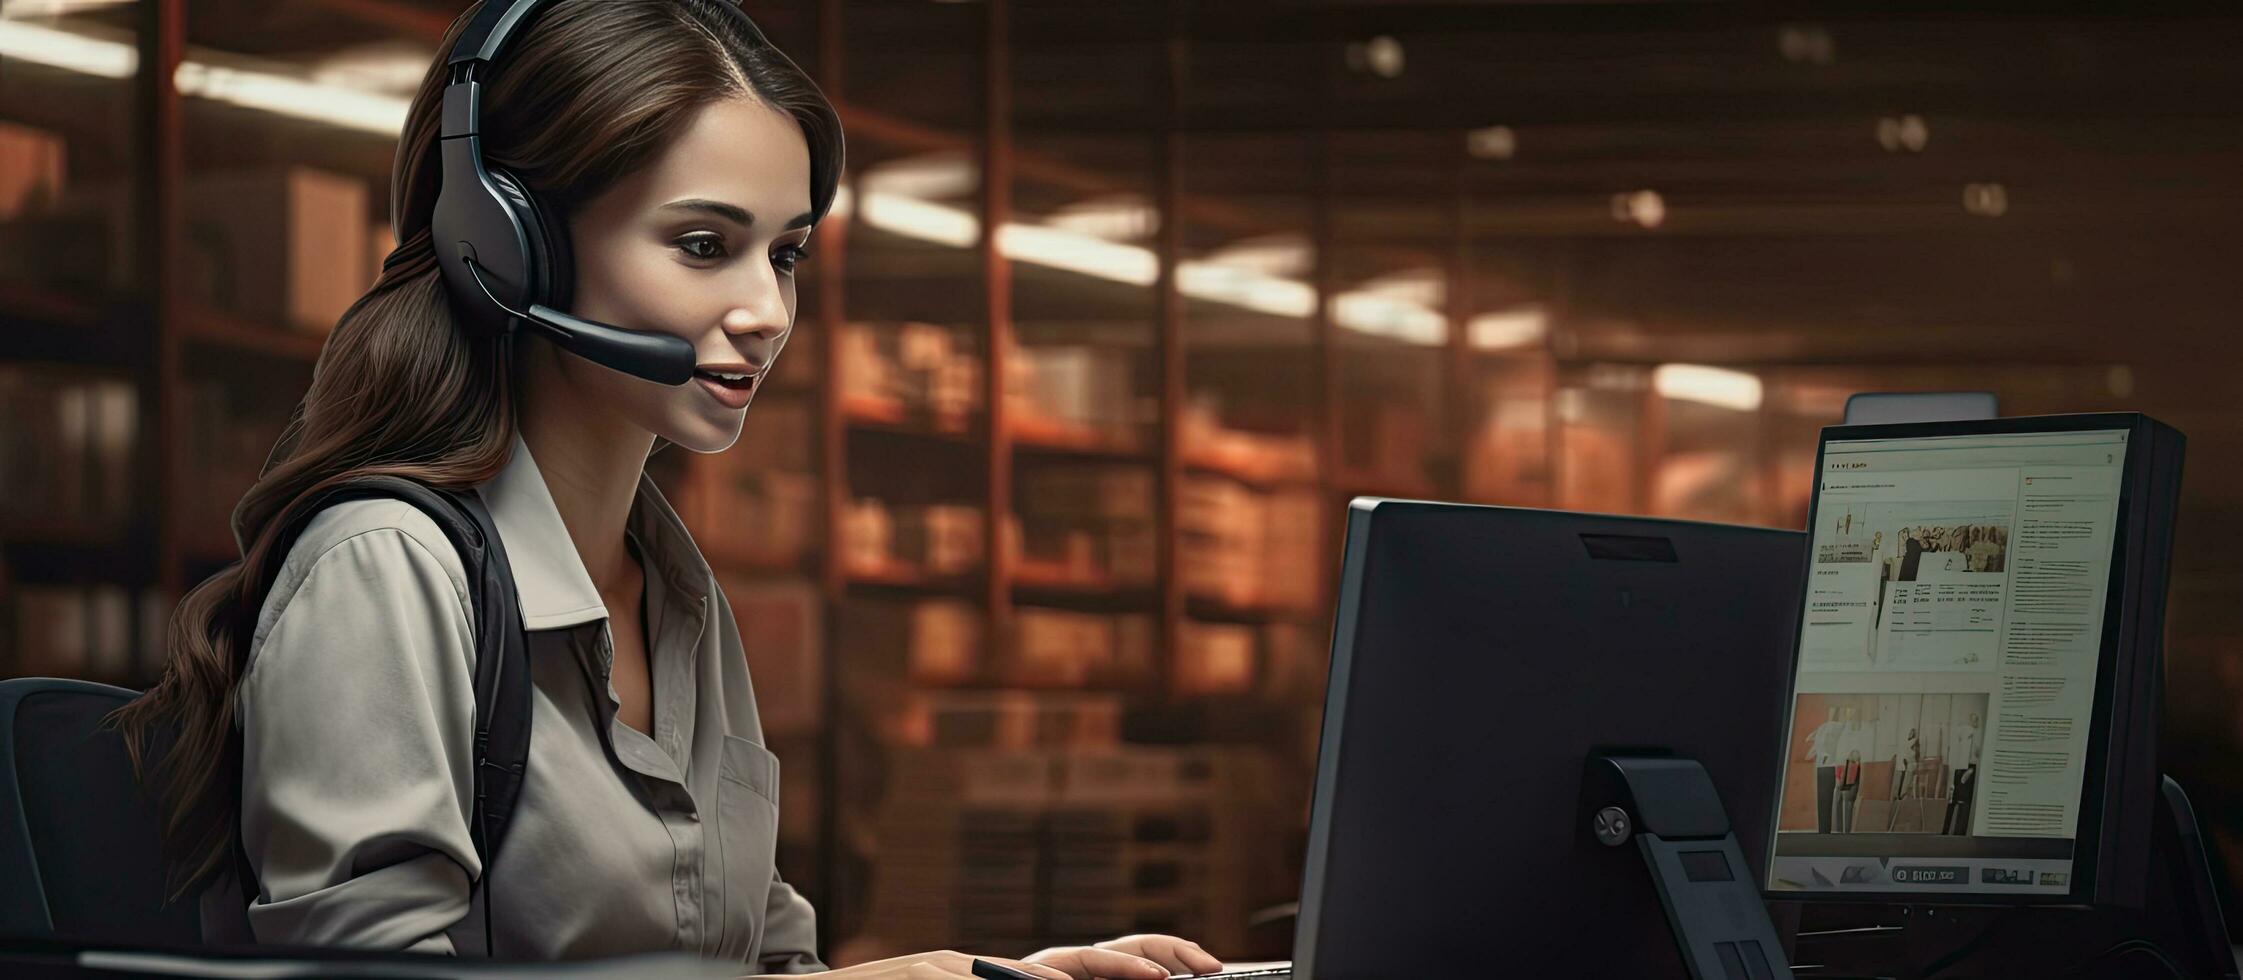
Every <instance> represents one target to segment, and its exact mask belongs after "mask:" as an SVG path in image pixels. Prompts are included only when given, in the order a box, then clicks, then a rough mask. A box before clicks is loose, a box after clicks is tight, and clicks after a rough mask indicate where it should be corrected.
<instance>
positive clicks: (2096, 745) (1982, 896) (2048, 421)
mask: <svg viewBox="0 0 2243 980" xmlns="http://www.w3.org/2000/svg"><path fill="white" fill-rule="evenodd" d="M2143 423H2144V416H2142V415H2141V414H2140V413H2136V412H2099V413H2089V414H2078V415H2034V416H2020V417H2015V418H1996V419H1978V420H1967V421H1948V422H1894V423H1884V424H1875V425H1833V426H1827V427H1825V428H1824V429H1823V430H1822V434H1821V436H1820V438H1819V439H1818V440H1817V441H1816V444H1815V469H1814V480H1815V484H1814V493H1813V494H1812V496H1811V497H1810V498H1809V503H1808V508H1807V529H1808V538H1807V549H1806V554H1804V555H1802V556H1801V561H1802V562H1803V563H1804V565H1805V567H1804V568H1803V569H1802V570H1801V581H1802V582H1803V583H1807V584H1804V585H1802V587H1801V591H1800V597H1799V610H1800V619H1799V623H1800V626H1799V628H1798V629H1796V630H1795V631H1794V635H1793V638H1792V648H1791V666H1790V671H1789V674H1788V676H1786V678H1785V681H1784V705H1783V719H1784V722H1783V728H1782V729H1781V730H1780V732H1779V733H1778V735H1777V739H1778V741H1779V743H1782V742H1785V741H1786V740H1788V739H1789V738H1790V733H1791V729H1792V725H1793V724H1794V723H1795V721H1796V719H1795V718H1794V717H1793V715H1794V713H1795V712H1796V711H1797V709H1798V705H1799V655H1800V649H1801V647H1803V646H1804V645H1805V626H1804V623H1805V615H1806V604H1807V596H1808V594H1809V591H1810V590H1811V589H1812V587H1813V586H1812V584H1811V583H1812V581H1813V579H1812V578H1811V576H1812V575H1813V573H1814V560H1815V555H1814V534H1813V529H1814V528H1815V527H1816V526H1817V525H1816V523H1815V522H1816V521H1817V520H1818V519H1819V512H1820V511H1821V508H1822V475H1823V458H1824V455H1825V454H1826V453H1827V452H1828V451H1829V448H1830V444H1831V443H1833V442H1852V441H1858V440H1866V439H1923V438H1939V437H1971V436H2001V435H2032V434H2037V433H2050V432H2088V431H2124V432H2125V433H2126V452H2125V456H2124V458H2123V461H2122V463H2121V466H2120V469H2119V487H2118V510H2117V516H2116V524H2115V526H2114V527H2113V528H2112V532H2111V558H2110V580H2109V581H2108V582H2107V583H2106V584H2105V590H2104V593H2103V629H2102V634H2103V635H2102V647H2101V649H2100V650H2099V651H2098V652H2097V655H2096V661H2095V663H2096V668H2095V669H2096V673H2095V698H2094V707H2093V710H2092V711H2091V712H2090V714H2089V716H2088V719H2089V720H2088V726H2089V727H2088V739H2087V759H2086V766H2087V770H2086V773H2085V774H2084V778H2083V779H2082V781H2081V784H2080V805H2079V808H2078V815H2079V822H2078V825H2077V826H2076V827H2075V828H2074V831H2073V835H2072V859H2071V860H2072V870H2071V887H2070V888H2069V890H2067V891H2065V892H2062V893H2054V892H2050V893H2031V892H1989V891H1985V890H1983V889H1969V888H1958V889H1956V890H1955V891H1952V892H1934V891H1887V890H1870V889H1861V890H1853V891H1845V890H1820V891H1817V890H1797V889H1777V888H1775V887H1774V885H1775V874H1776V857H1777V849H1778V848H1779V846H1780V845H1781V843H1782V834H1781V832H1779V831H1778V830H1777V829H1776V828H1777V827H1778V826H1779V825H1780V824H1781V822H1782V815H1783V797H1784V789H1783V781H1784V780H1785V779H1786V778H1787V772H1786V769H1787V768H1788V767H1787V765H1786V764H1785V762H1784V760H1785V759H1786V758H1788V756H1789V752H1788V750H1786V749H1779V751H1778V753H1777V756H1778V759H1777V763H1776V774H1775V775H1776V780H1777V789H1776V792H1775V794H1774V798H1773V804H1772V806H1771V808H1770V811H1769V814H1768V843H1767V853H1766V854H1764V855H1762V857H1763V858H1764V861H1763V863H1762V871H1761V880H1760V890H1761V894H1762V895H1763V896H1765V897H1767V898H1768V899H1770V900H1777V901H1796V902H1842V903H1846V904H1852V905H2034V906H2057V907H2085V906H2091V905H2093V896H2094V895H2095V894H2096V884H2097V882H2096V869H2097V866H2098V864H2099V862H2100V858H2101V856H2102V848H2103V845H2104V843H2105V841H2104V840H2103V811H2104V809H2105V808H2104V807H2103V806H2101V805H2099V804H2098V803H2096V802H2095V801H2100V800H2102V799H2103V798H2104V796H2105V794H2106V793H2107V792H2108V787H2109V775H2110V766H2109V762H2110V759H2109V753H2110V724H2111V712H2112V711H2113V710H2114V701H2113V699H2114V698H2115V696H2116V691H2115V688H2116V686H2117V683H2116V681H2117V679H2118V678H2119V677H2120V672H2119V668H2120V666H2121V665H2120V663H2119V656H2120V653H2121V646H2122V644H2121V642H2120V640H2121V637H2122V635H2123V631H2122V629H2121V625H2122V620H2123V619H2124V617H2123V616H2121V615H2119V612H2120V609H2121V605H2120V602H2121V599H2122V598H2123V597H2124V595H2125V583H2126V569H2127V561H2126V554H2127V549H2128V548H2129V547H2131V543H2132V539H2133V537H2134V536H2135V535H2137V534H2138V533H2140V532H2139V531H2138V530H2137V529H2136V528H2134V527H2132V526H2131V521H2130V520H2129V518H2130V517H2131V515H2132V506H2133V504H2134V496H2135V492H2136V490H2137V488H2138V485H2139V483H2140V482H2141V480H2142V479H2143V477H2144V474H2145V473H2146V472H2147V467H2148V466H2149V460H2148V458H2147V454H2146V453H2145V452H2144V451H2143V449H2142V445H2143V441H2144V437H2145V436H2146V435H2147V429H2146V427H2145V425H2144V424H2143ZM1988 720H1989V721H1991V719H1988Z"/></svg>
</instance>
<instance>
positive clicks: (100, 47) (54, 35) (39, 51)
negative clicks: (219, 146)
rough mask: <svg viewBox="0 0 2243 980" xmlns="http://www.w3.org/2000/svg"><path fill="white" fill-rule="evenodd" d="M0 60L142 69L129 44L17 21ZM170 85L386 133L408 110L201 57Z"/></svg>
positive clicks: (2, 27)
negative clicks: (201, 58)
mask: <svg viewBox="0 0 2243 980" xmlns="http://www.w3.org/2000/svg"><path fill="white" fill-rule="evenodd" d="M0 57H6V58H19V59H22V60H24V61H29V62H32V63H35V64H42V65H47V66H49V67H54V68H61V69H63V70H66V71H74V72H78V73H81V74H86V75H96V76H99V77H102V78H130V77H132V75H133V74H134V73H135V72H136V71H138V70H139V67H140V52H139V50H138V49H137V48H135V47H134V46H133V45H132V44H130V43H128V42H126V41H121V40H116V39H114V38H110V37H103V36H100V35H96V34H92V33H87V32H84V31H64V30H57V29H55V28H51V27H42V26H40V25H37V24H26V23H22V22H20V21H14V20H0ZM173 82H174V83H175V84H177V85H178V86H179V91H180V93H181V94H184V95H193V96H199V97H202V98H207V99H213V100H216V101H220V102H230V103H233V104H235V105H239V106H244V107H247V108H251V109H260V110H263V111H266V112H272V113H276V114H279V115H285V116H293V117H295V118H298V119H306V120H310V121H313V122H321V123H327V124H329V125H335V126H343V127H347V128H350V129H358V130H364V131H366V132H370V133H378V134H382V135H387V136H395V135H397V133H398V132H399V131H400V130H402V129H404V127H405V115H406V112H407V110H408V109H409V108H410V105H411V102H410V100H408V99H403V98H398V97H395V96H388V95H381V94H378V93H373V92H367V91H365V90H362V89H356V88H349V87H345V86H341V85H323V84H320V83H318V82H313V81H308V80H306V79H302V78H297V77H293V76H289V75H285V74H281V73H279V72H273V71H264V70H257V69H249V68H242V67H234V66H228V65H221V64H214V63H212V62H209V61H202V60H186V59H182V60H181V61H180V63H179V72H178V74H177V75H175V76H173Z"/></svg>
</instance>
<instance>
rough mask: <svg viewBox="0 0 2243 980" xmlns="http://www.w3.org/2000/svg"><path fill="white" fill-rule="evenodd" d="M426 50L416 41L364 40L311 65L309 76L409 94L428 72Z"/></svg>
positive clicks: (417, 88)
mask: <svg viewBox="0 0 2243 980" xmlns="http://www.w3.org/2000/svg"><path fill="white" fill-rule="evenodd" d="M428 68H429V63H428V51H427V50H426V49H425V48H423V47H422V46H420V45H417V44H407V43H403V42H398V43H393V44H368V45H363V46H360V47H357V48H353V49H350V50H348V51H343V52H341V53H338V54H335V55H332V56H330V57H328V58H327V59H326V60H324V61H321V62H320V63H319V64H318V65H317V66H315V67H314V68H313V69H312V72H311V80H312V81H313V82H316V83H318V84H321V85H340V86H343V87H345V88H352V89H358V90H361V91H367V92H386V93H388V94H391V95H404V96H411V95H413V94H414V93H416V92H418V91H420V87H421V81H422V79H424V78H425V77H427V75H428Z"/></svg>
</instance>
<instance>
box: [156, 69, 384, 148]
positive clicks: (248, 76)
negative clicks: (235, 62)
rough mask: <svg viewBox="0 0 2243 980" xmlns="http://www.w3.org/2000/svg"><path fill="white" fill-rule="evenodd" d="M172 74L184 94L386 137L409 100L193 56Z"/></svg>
mask: <svg viewBox="0 0 2243 980" xmlns="http://www.w3.org/2000/svg"><path fill="white" fill-rule="evenodd" d="M175 78H176V81H177V83H178V85H179V91H180V92H181V93H183V94H186V95H199V96H202V97H203V98H206V99H214V100H217V101H219V102H230V103H232V104H234V105H238V106H243V107H245V108H250V109H261V110H264V111H266V112H270V113H274V114H276V115H282V116H293V117H295V118H298V119H305V120H309V121H312V122H322V123H328V124H330V125H335V126H342V127H345V128H349V129H357V130H363V131H365V132H369V133H381V134H385V135H389V136H395V135H397V134H398V133H400V132H403V131H404V129H405V117H406V115H407V114H408V113H409V112H410V111H411V109H412V102H411V100H408V99H401V98H398V97H397V96H394V95H379V94H376V93H373V92H366V91H362V90H358V89H348V88H343V87H340V86H335V85H321V84H319V83H317V82H309V81H305V80H303V79H301V78H290V77H288V76H286V75H278V74H274V73H271V72H262V71H243V70H239V69H234V68H227V67H224V66H222V65H210V64H204V63H202V62H198V61H182V62H180V63H179V74H178V75H177V76H175Z"/></svg>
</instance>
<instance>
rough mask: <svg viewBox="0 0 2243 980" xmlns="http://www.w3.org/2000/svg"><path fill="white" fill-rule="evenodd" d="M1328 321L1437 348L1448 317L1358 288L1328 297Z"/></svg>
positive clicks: (1444, 335)
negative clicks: (1329, 309)
mask: <svg viewBox="0 0 2243 980" xmlns="http://www.w3.org/2000/svg"><path fill="white" fill-rule="evenodd" d="M1332 322H1334V323H1336V324H1338V325H1340V326H1342V327H1345V328H1347V329H1349V330H1353V331H1355V332H1357V333H1366V334H1371V335H1373V336H1378V337H1388V338H1392V339H1394V340H1399V341H1401V342H1403V343H1406V344H1420V345H1424V346H1428V347H1437V346H1439V345H1441V344H1443V343H1446V342H1447V341H1448V339H1449V318H1448V317H1445V316H1442V315H1441V314H1440V313H1438V312H1435V311H1434V310H1432V309H1429V308H1427V307H1426V306H1425V305H1423V304H1421V303H1412V302H1410V301H1408V300H1400V299H1394V298H1392V297H1389V296H1381V295H1378V294H1376V293H1368V292H1364V291H1362V290H1359V289H1356V290H1349V291H1347V292H1344V293H1339V294H1337V295H1335V296H1333V297H1332Z"/></svg>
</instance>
